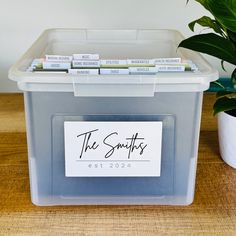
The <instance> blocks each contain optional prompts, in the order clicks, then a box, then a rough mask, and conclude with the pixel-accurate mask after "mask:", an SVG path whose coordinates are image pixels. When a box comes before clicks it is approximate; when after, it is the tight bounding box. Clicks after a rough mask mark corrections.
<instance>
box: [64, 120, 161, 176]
mask: <svg viewBox="0 0 236 236" xmlns="http://www.w3.org/2000/svg"><path fill="white" fill-rule="evenodd" d="M64 132H65V136H64V137H65V175H66V177H151V176H152V177H158V176H160V174H161V146H162V122H159V121H150V122H149V121H147V122H92V121H91V122H89V121H88V122H87V121H65V122H64Z"/></svg>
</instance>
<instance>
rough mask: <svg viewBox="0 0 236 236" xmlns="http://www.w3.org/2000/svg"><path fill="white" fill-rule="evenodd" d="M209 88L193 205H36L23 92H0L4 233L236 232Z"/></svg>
mask: <svg viewBox="0 0 236 236" xmlns="http://www.w3.org/2000/svg"><path fill="white" fill-rule="evenodd" d="M213 101H214V95H213V94H205V96H204V105H203V115H202V126H201V135H200V147H199V160H198V169H197V183H196V195H195V200H194V203H193V204H192V205H190V206H185V207H179V206H60V207H58V206H57V207H37V206H34V205H33V204H32V203H31V201H30V196H29V179H28V165H27V146H26V135H25V123H24V107H23V97H22V95H21V94H0V235H84V236H87V235H102V236H106V235H131V236H132V235H134V236H136V235H145V236H149V235H153V236H154V235H155V236H156V235H236V170H234V169H232V168H231V167H229V166H227V165H226V164H224V163H223V162H222V160H221V159H220V156H219V151H218V140H217V132H216V129H217V126H216V118H214V117H213V116H212V104H213Z"/></svg>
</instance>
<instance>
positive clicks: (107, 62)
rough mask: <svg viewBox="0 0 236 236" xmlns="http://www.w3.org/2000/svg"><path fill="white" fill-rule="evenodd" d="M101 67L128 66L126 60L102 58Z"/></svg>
mask: <svg viewBox="0 0 236 236" xmlns="http://www.w3.org/2000/svg"><path fill="white" fill-rule="evenodd" d="M100 64H101V67H128V66H127V61H126V60H100Z"/></svg>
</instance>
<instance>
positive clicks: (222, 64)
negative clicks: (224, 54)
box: [220, 60, 226, 72]
mask: <svg viewBox="0 0 236 236" xmlns="http://www.w3.org/2000/svg"><path fill="white" fill-rule="evenodd" d="M220 63H221V68H222V69H223V70H224V71H225V72H226V69H225V66H224V61H223V60H221V62H220Z"/></svg>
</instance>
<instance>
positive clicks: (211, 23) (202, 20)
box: [188, 16, 223, 35]
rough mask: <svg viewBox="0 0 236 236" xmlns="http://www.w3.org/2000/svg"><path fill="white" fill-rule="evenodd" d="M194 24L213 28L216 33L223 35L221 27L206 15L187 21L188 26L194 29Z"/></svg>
mask: <svg viewBox="0 0 236 236" xmlns="http://www.w3.org/2000/svg"><path fill="white" fill-rule="evenodd" d="M195 24H199V25H201V26H203V27H209V28H211V29H213V30H214V31H215V32H216V33H217V34H220V35H223V32H222V29H221V28H220V26H219V24H217V23H216V21H215V20H213V19H211V18H210V17H208V16H203V17H201V18H199V19H197V20H195V21H192V22H191V23H189V25H188V26H189V28H190V29H191V30H192V31H194V26H195Z"/></svg>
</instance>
